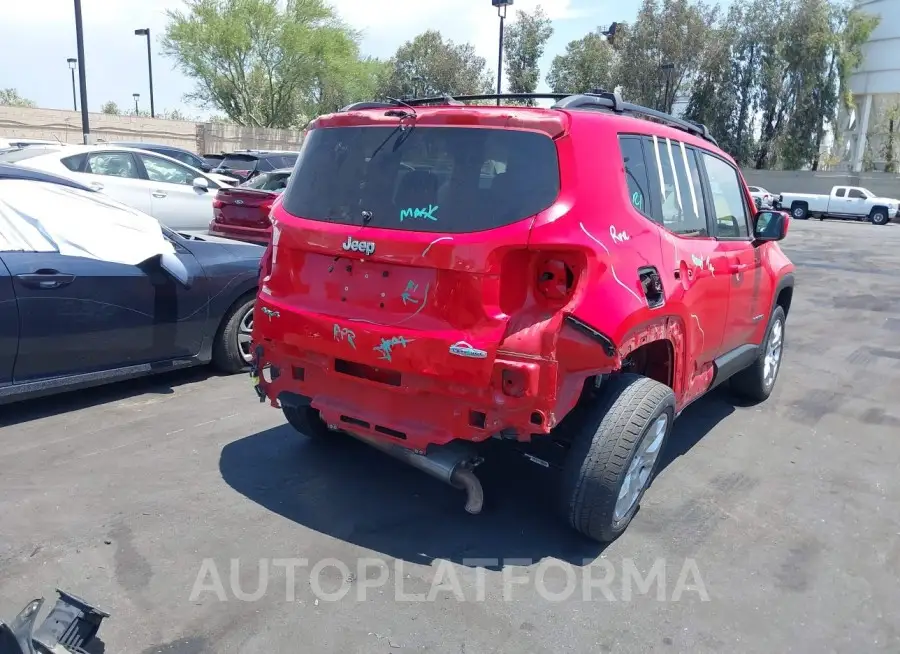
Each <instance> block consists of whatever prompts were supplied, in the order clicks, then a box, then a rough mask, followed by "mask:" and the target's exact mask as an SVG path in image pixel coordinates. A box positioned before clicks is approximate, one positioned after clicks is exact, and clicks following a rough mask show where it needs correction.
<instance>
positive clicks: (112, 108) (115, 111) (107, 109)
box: [100, 100, 122, 116]
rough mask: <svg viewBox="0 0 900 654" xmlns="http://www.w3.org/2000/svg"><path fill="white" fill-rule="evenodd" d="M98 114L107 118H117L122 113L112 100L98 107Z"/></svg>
mask: <svg viewBox="0 0 900 654" xmlns="http://www.w3.org/2000/svg"><path fill="white" fill-rule="evenodd" d="M100 113H102V114H106V115H108V116H118V115H120V114H121V113H122V110H121V109H119V105H117V104H116V103H115V102H113V101H112V100H109V101H108V102H104V103H103V106H101V107H100Z"/></svg>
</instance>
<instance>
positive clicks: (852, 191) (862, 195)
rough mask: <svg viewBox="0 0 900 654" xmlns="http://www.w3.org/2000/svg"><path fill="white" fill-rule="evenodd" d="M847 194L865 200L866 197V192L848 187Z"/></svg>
mask: <svg viewBox="0 0 900 654" xmlns="http://www.w3.org/2000/svg"><path fill="white" fill-rule="evenodd" d="M847 195H848V196H849V197H851V198H854V199H856V200H865V199H866V194H865V193H863V192H862V191H860V190H859V189H856V188H852V189H850V192H849V193H848V194H847Z"/></svg>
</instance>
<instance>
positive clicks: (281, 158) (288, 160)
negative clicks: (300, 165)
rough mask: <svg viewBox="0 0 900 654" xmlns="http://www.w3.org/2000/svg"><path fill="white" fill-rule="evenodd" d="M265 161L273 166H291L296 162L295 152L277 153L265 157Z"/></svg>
mask: <svg viewBox="0 0 900 654" xmlns="http://www.w3.org/2000/svg"><path fill="white" fill-rule="evenodd" d="M266 161H268V162H269V163H270V164H272V167H273V168H293V167H294V164H295V163H297V155H296V154H278V155H271V156H268V157H266Z"/></svg>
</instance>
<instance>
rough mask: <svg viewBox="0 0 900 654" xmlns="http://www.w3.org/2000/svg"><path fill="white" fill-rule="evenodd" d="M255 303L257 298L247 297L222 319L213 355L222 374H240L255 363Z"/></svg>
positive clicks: (235, 304) (214, 363)
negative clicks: (253, 350) (253, 341)
mask: <svg viewBox="0 0 900 654" xmlns="http://www.w3.org/2000/svg"><path fill="white" fill-rule="evenodd" d="M255 303H256V297H255V296H252V295H246V296H244V297H243V298H241V299H240V300H238V301H237V302H235V303H234V305H233V306H232V307H231V309H229V310H228V313H227V314H225V317H224V318H223V319H222V326H221V327H220V328H219V333H218V334H216V340H215V342H214V343H213V355H212V360H213V365H214V366H215V367H216V368H218V369H219V370H221V371H222V372H226V373H236V372H240V371H242V370H245V369H246V368H247V367H248V366H249V365H250V364H251V363H253V352H252V351H251V335H252V333H253V306H254V304H255Z"/></svg>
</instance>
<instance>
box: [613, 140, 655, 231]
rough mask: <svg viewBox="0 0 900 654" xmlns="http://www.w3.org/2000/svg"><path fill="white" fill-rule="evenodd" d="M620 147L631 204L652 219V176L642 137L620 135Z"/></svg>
mask: <svg viewBox="0 0 900 654" xmlns="http://www.w3.org/2000/svg"><path fill="white" fill-rule="evenodd" d="M619 147H620V148H621V149H622V163H623V164H624V165H625V184H626V186H627V187H628V199H629V201H630V202H631V206H633V207H634V208H635V209H637V210H638V211H640V212H641V213H642V214H644V215H645V216H647V217H648V218H650V219H651V220H652V214H651V212H650V194H649V190H650V178H649V176H648V175H647V162H646V160H645V159H644V148H643V146H642V145H641V138H640V137H639V136H620V137H619Z"/></svg>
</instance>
